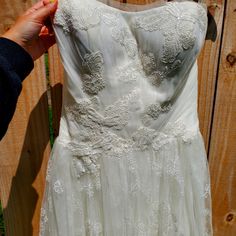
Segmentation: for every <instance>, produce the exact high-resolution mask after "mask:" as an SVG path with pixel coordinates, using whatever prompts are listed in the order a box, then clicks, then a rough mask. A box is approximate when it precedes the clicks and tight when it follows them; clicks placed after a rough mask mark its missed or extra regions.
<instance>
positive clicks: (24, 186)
mask: <svg viewBox="0 0 236 236" xmlns="http://www.w3.org/2000/svg"><path fill="white" fill-rule="evenodd" d="M34 2H35V1H34ZM32 4H33V2H32V1H19V0H18V1H17V0H8V1H6V0H0V6H1V10H0V22H1V24H0V30H1V32H0V33H1V34H2V33H4V31H5V30H7V28H8V27H10V26H11V25H12V23H14V21H15V19H16V17H17V16H18V15H20V14H21V13H22V12H23V11H24V10H26V9H28V8H29V7H30V6H31V5H32ZM13 56H14V55H13ZM46 91H47V87H46V77H45V64H44V58H43V57H41V58H40V59H38V60H37V61H36V62H35V67H34V70H33V71H32V72H31V74H30V76H28V77H27V78H26V79H25V81H24V82H23V90H22V93H21V95H20V97H19V100H18V104H17V109H16V112H15V114H14V117H13V120H12V122H11V124H10V126H9V129H8V132H7V135H6V136H5V137H4V139H3V140H2V141H1V143H0V173H1V174H0V186H1V193H0V194H1V196H0V197H1V202H2V207H3V208H4V209H3V214H4V220H5V226H6V235H7V236H16V235H17V236H32V235H38V225H39V213H40V205H41V199H42V195H43V192H42V190H43V188H44V179H45V169H46V163H47V158H48V156H49V153H50V145H49V122H48V99H47V92H46Z"/></svg>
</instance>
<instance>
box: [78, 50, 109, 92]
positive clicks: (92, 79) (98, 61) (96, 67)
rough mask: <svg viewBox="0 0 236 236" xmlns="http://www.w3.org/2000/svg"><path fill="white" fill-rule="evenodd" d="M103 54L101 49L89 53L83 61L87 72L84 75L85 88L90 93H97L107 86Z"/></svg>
mask: <svg viewBox="0 0 236 236" xmlns="http://www.w3.org/2000/svg"><path fill="white" fill-rule="evenodd" d="M103 64H104V61H103V56H102V53H101V52H100V51H97V52H91V53H87V54H85V56H84V61H83V63H82V66H83V69H84V71H85V74H83V75H82V82H83V90H84V91H85V92H86V93H88V94H90V95H94V94H97V93H98V92H99V91H100V90H102V89H103V88H105V81H104V78H103Z"/></svg>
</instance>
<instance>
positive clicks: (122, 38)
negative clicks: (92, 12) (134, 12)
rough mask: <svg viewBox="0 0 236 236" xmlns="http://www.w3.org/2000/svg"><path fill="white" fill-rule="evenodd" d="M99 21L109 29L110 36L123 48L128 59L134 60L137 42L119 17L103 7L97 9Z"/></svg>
mask: <svg viewBox="0 0 236 236" xmlns="http://www.w3.org/2000/svg"><path fill="white" fill-rule="evenodd" d="M97 10H98V12H99V16H100V18H101V21H102V22H103V23H105V24H106V25H107V26H109V27H110V28H111V36H112V37H113V39H114V40H115V41H116V42H118V43H119V44H120V45H121V46H123V47H124V48H125V50H126V52H127V54H128V56H129V57H131V58H134V57H135V55H136V52H137V42H136V40H135V39H134V37H133V34H132V33H131V31H130V28H129V27H127V26H126V25H125V24H124V23H123V20H122V18H121V16H120V14H119V13H115V12H114V11H111V10H110V9H107V8H105V7H98V8H97Z"/></svg>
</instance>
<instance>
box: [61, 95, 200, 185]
mask: <svg viewBox="0 0 236 236" xmlns="http://www.w3.org/2000/svg"><path fill="white" fill-rule="evenodd" d="M137 94H138V92H137V90H133V91H132V93H130V94H128V95H125V96H123V97H122V98H121V99H120V100H118V101H116V102H115V103H114V104H112V105H109V106H107V107H106V108H105V111H104V114H103V115H102V114H100V113H98V112H97V111H96V109H95V108H94V105H93V104H92V102H91V101H90V100H87V101H85V100H83V99H81V102H79V103H76V104H73V105H70V106H67V107H66V112H67V115H68V118H69V120H70V121H72V122H73V123H76V124H78V125H79V129H80V131H81V132H80V134H79V136H78V137H77V136H74V135H73V133H72V137H73V139H72V140H71V142H69V143H67V144H66V145H65V146H66V148H69V149H70V150H71V152H72V154H73V157H74V158H73V165H74V167H75V175H76V176H77V177H80V176H82V175H83V174H86V173H90V174H93V175H94V176H95V177H96V179H97V187H96V188H99V186H100V183H99V169H100V166H99V164H98V161H97V159H98V158H100V157H101V156H103V157H104V156H107V157H110V156H112V157H116V158H118V159H119V158H123V157H124V156H126V157H127V156H129V155H128V153H131V152H134V151H145V150H149V149H150V148H151V149H152V150H153V151H156V152H159V151H160V150H161V149H163V148H165V146H166V147H168V146H167V144H170V143H171V142H173V140H175V138H180V139H181V140H182V142H183V143H186V144H189V143H191V140H192V139H193V138H194V137H195V135H196V134H195V132H193V131H191V130H187V129H186V127H185V125H184V124H183V122H182V121H181V120H180V121H176V122H173V123H171V122H170V123H167V125H166V126H165V127H164V128H163V129H162V130H161V131H158V130H155V129H151V128H148V127H144V126H143V127H139V128H138V129H137V130H136V131H135V132H133V134H132V135H131V136H130V137H129V138H124V137H120V136H119V135H118V134H116V133H115V131H121V130H122V129H123V128H124V127H125V126H126V125H127V124H128V122H129V116H130V112H132V109H134V107H135V105H133V104H134V103H135V102H136V101H137ZM112 130H113V131H112ZM151 149H150V150H151ZM130 161H131V162H130V165H131V166H132V163H133V160H130ZM134 165H135V164H134ZM132 168H133V169H135V166H133V167H131V169H132ZM170 172H171V171H170Z"/></svg>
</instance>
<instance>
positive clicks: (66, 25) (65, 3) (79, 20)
mask: <svg viewBox="0 0 236 236" xmlns="http://www.w3.org/2000/svg"><path fill="white" fill-rule="evenodd" d="M72 6H73V7H72ZM53 23H54V24H57V25H60V26H62V27H63V30H64V32H65V33H70V32H72V31H73V30H74V29H76V28H77V29H81V30H88V29H90V28H92V27H95V26H96V25H98V24H99V23H100V18H99V15H98V13H97V9H96V8H88V7H83V6H82V5H80V6H79V7H77V6H76V3H75V2H73V1H71V0H70V1H69V0H61V1H59V2H58V8H57V11H56V12H55V15H54V18H53Z"/></svg>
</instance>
